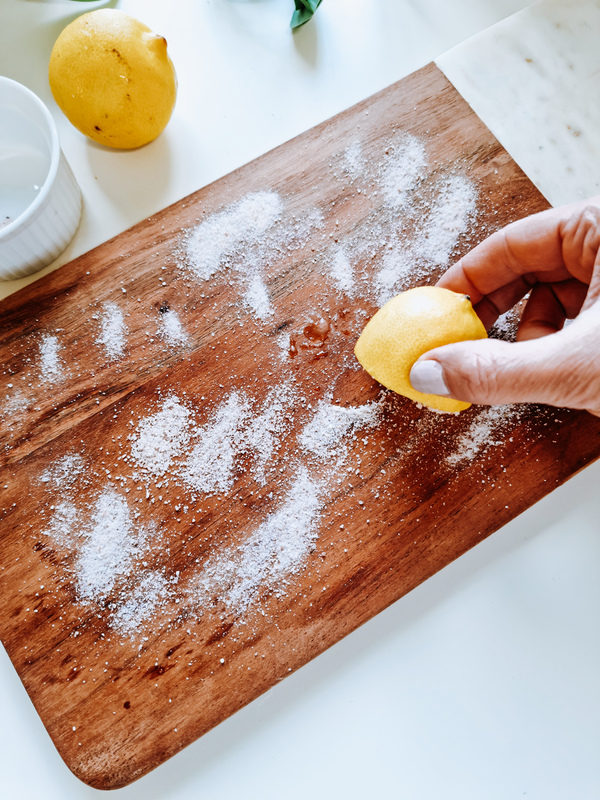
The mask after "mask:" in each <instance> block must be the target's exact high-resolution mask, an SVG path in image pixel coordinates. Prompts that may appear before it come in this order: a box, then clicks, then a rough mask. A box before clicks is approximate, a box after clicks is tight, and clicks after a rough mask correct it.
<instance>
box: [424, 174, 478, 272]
mask: <svg viewBox="0 0 600 800" xmlns="http://www.w3.org/2000/svg"><path fill="white" fill-rule="evenodd" d="M434 191H435V200H434V202H433V205H432V207H431V211H430V212H429V214H428V216H427V219H426V220H425V223H424V227H423V231H422V233H421V234H420V236H419V237H418V244H417V250H418V252H419V253H420V254H421V255H422V257H423V258H424V259H426V260H427V261H429V262H430V263H431V264H432V265H437V266H442V267H446V266H448V264H449V261H450V256H451V255H452V251H453V250H454V248H455V247H456V243H457V242H458V239H459V237H460V236H461V235H462V234H463V233H465V232H466V231H467V229H468V227H469V224H470V223H471V221H472V219H473V217H474V215H475V211H476V205H477V192H476V191H475V187H474V186H473V184H472V183H471V181H469V180H467V178H464V177H463V176H462V175H456V176H451V177H449V178H447V179H445V180H443V181H441V182H440V183H439V184H437V185H436V187H435V188H434Z"/></svg>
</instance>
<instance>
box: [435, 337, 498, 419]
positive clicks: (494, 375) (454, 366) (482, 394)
mask: <svg viewBox="0 0 600 800" xmlns="http://www.w3.org/2000/svg"><path fill="white" fill-rule="evenodd" d="M489 350H490V348H485V349H473V350H471V351H470V352H469V353H468V356H467V357H466V358H465V357H464V355H463V358H462V359H460V361H454V359H450V360H449V361H447V362H446V363H445V365H444V367H445V369H444V375H445V378H446V384H447V386H448V388H449V390H450V393H451V394H452V396H453V397H455V398H456V399H457V400H465V401H467V402H470V403H477V404H482V405H488V404H490V403H491V402H498V401H497V399H496V398H497V395H498V393H499V391H500V389H499V382H498V376H499V375H500V373H499V371H498V360H497V356H496V358H493V357H492V354H491V353H490V352H489ZM500 402H503V401H500Z"/></svg>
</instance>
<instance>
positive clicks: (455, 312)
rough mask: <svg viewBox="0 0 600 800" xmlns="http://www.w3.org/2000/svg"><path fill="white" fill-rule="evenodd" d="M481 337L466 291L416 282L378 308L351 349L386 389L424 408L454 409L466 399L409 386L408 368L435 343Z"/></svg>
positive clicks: (481, 329) (483, 335) (482, 332)
mask: <svg viewBox="0 0 600 800" xmlns="http://www.w3.org/2000/svg"><path fill="white" fill-rule="evenodd" d="M486 337H487V332H486V329H485V327H484V325H483V323H482V322H481V320H480V319H479V317H478V316H477V314H476V313H475V311H474V310H473V306H472V305H471V301H470V299H469V298H468V297H467V295H464V294H458V293H456V292H451V291H450V290H449V289H442V288H440V287H438V286H419V287H416V288H414V289H409V290H408V291H406V292H402V293H401V294H399V295H397V296H396V297H393V298H392V299H391V300H390V301H389V302H387V303H386V304H385V305H384V306H383V307H382V308H380V309H379V311H378V312H377V313H376V314H375V315H374V316H373V317H372V318H371V319H370V320H369V322H368V323H367V324H366V326H365V327H364V329H363V331H362V333H361V335H360V337H359V339H358V341H357V343H356V346H355V348H354V352H355V354H356V357H357V359H358V360H359V362H360V363H361V364H362V366H363V367H364V368H365V369H366V371H367V372H368V373H369V374H370V375H371V376H372V377H373V378H375V380H376V381H379V383H382V384H383V385H384V386H385V387H387V388H388V389H391V390H392V391H394V392H397V393H398V394H401V395H403V396H404V397H408V398H410V399H411V400H414V401H415V402H417V403H421V404H422V405H424V406H427V408H431V409H435V410H437V411H446V412H449V413H458V412H459V411H464V409H465V408H468V407H469V406H470V403H464V402H462V401H460V400H454V399H452V398H449V397H440V396H438V395H433V394H423V393H422V392H418V391H417V390H416V389H413V387H412V386H411V383H410V370H411V368H412V366H413V364H414V363H415V361H417V359H418V358H420V356H422V355H423V354H424V353H427V352H428V351H429V350H433V349H434V348H435V347H441V346H442V345H445V344H451V343H453V342H463V341H466V340H469V339H485V338H486Z"/></svg>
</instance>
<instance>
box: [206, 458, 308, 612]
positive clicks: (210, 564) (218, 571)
mask: <svg viewBox="0 0 600 800" xmlns="http://www.w3.org/2000/svg"><path fill="white" fill-rule="evenodd" d="M319 493H320V487H319V486H318V484H317V483H316V482H315V481H313V480H311V478H310V477H309V476H308V473H307V472H306V470H304V469H301V470H300V471H299V473H298V475H297V477H296V479H295V481H294V483H293V484H292V486H291V488H290V490H289V492H288V494H287V495H286V497H285V499H284V502H283V504H282V505H281V507H280V508H279V509H278V510H277V511H275V512H274V513H272V514H271V515H269V516H268V517H267V518H266V520H265V521H264V522H263V523H262V524H261V525H259V526H258V528H257V529H256V530H255V531H254V533H252V534H251V535H250V536H249V538H248V539H247V540H246V541H245V542H244V544H243V545H241V547H236V548H233V547H232V548H228V549H226V550H224V551H222V552H220V553H219V554H218V555H215V556H214V557H213V558H212V559H211V558H209V559H208V560H207V561H206V563H205V565H204V569H203V571H202V573H201V575H200V576H199V579H198V581H197V583H196V585H195V591H197V592H198V593H199V594H200V596H201V597H204V598H207V599H209V600H212V599H213V597H215V596H216V597H217V598H218V599H219V600H220V601H221V602H223V603H225V605H226V606H227V607H228V608H229V609H231V610H232V611H234V612H236V613H241V612H243V611H245V610H246V609H247V608H248V607H249V606H250V605H251V604H252V603H253V602H255V601H256V599H257V594H258V591H259V589H260V588H261V587H264V588H266V589H270V590H271V591H274V592H275V593H276V594H278V593H281V591H282V587H283V585H284V584H285V582H286V580H287V579H289V577H290V576H291V575H293V574H295V573H296V572H297V571H298V570H299V569H301V567H302V565H303V563H304V560H305V559H306V557H307V556H308V555H309V553H310V552H311V551H312V549H313V547H314V542H315V541H316V539H317V535H318V526H317V522H318V516H319V511H320V500H319Z"/></svg>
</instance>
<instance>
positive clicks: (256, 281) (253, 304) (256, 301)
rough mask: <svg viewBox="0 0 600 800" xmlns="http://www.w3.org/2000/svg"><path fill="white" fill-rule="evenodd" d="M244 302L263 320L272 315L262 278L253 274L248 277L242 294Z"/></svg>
mask: <svg viewBox="0 0 600 800" xmlns="http://www.w3.org/2000/svg"><path fill="white" fill-rule="evenodd" d="M243 300H244V303H245V305H247V306H248V307H249V308H250V310H251V311H253V312H254V314H255V315H256V316H257V317H258V319H260V320H261V321H263V322H264V321H265V320H266V319H268V318H269V317H271V316H273V307H272V306H271V301H270V300H269V294H268V291H267V287H266V285H265V282H264V280H263V278H262V277H261V276H260V275H258V274H254V275H252V276H251V277H250V280H249V282H248V288H247V289H246V293H245V294H244V298H243Z"/></svg>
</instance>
